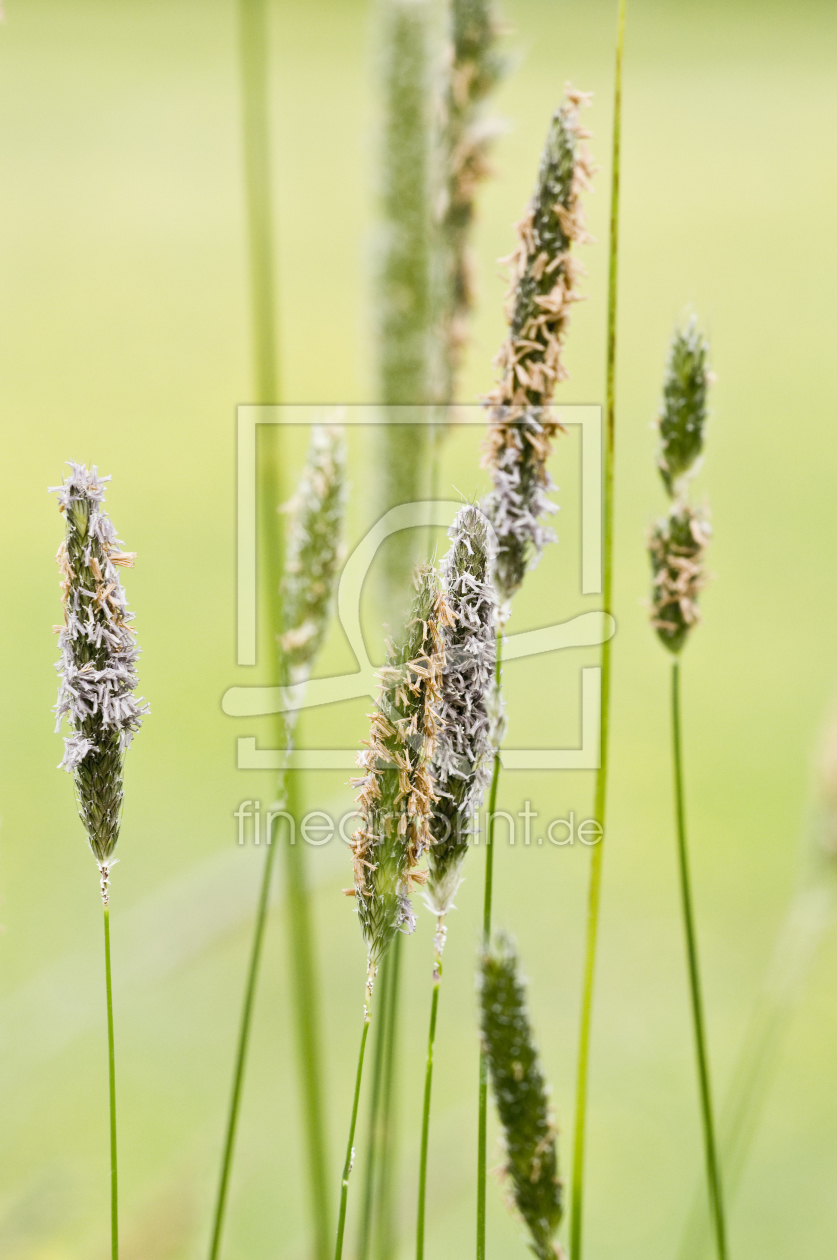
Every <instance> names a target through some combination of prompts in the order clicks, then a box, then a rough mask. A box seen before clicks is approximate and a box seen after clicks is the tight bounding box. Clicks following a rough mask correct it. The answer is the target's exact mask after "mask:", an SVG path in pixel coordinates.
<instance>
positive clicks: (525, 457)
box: [476, 85, 593, 1260]
mask: <svg viewBox="0 0 837 1260" xmlns="http://www.w3.org/2000/svg"><path fill="white" fill-rule="evenodd" d="M588 103H589V98H588V97H587V96H586V95H585V94H584V93H582V92H577V91H575V90H574V89H573V88H571V87H570V86H569V85H568V86H567V90H566V94H565V98H564V101H563V103H562V104H561V106H560V107H559V109H557V110H556V112H555V114H554V115H553V117H552V120H551V123H550V127H549V131H548V133H547V138H546V144H545V146H544V150H543V154H542V156H541V163H540V168H539V171H538V179H537V183H536V185H535V191H534V194H533V196H532V199H531V201H530V203H529V205H528V207H527V209H526V212H525V214H524V216H523V218H522V219H521V221H520V222H519V223H518V224H517V235H518V245H517V248H516V249H515V251H514V253H513V254H512V255H510V257H509V259H507V260H506V261H508V262H509V263H510V264H511V267H512V275H511V284H510V287H509V291H508V295H507V299H506V316H507V320H508V326H509V331H508V335H507V337H506V340H505V342H504V343H503V345H502V347H501V348H500V352H499V354H498V356H497V359H496V361H495V362H496V365H497V367H498V369H499V373H500V380H499V382H498V384H497V385H496V386H495V387H494V389H493V390H492V391H491V393H490V394H489V395H488V399H487V401H488V403H489V406H490V412H489V423H488V438H487V442H486V454H485V463H486V465H487V467H488V468H489V469H490V470H491V477H492V482H493V488H492V490H491V492H490V493H489V494H488V496H487V497H486V499H485V501H484V504H483V509H484V511H485V513H486V515H487V516H488V518H489V520H490V521H491V523H492V525H493V527H494V530H495V533H496V559H495V564H494V585H495V588H496V591H497V596H498V602H499V605H500V607H499V609H498V615H497V627H498V650H497V686H496V691H495V697H494V710H495V715H494V716H495V729H496V735H495V761H494V771H493V782H492V788H491V795H492V798H493V799H494V800H496V794H497V781H498V777H499V773H500V755H499V748H500V744H501V742H502V726H503V718H502V710H503V706H502V697H501V693H500V660H501V646H500V639H501V638H502V631H503V627H504V625H505V622H506V619H507V618H508V615H509V611H510V603H511V599H512V597H513V596H514V595H515V594H516V593H517V591H518V590H519V589H520V587H521V585H522V584H523V580H524V578H525V576H526V573H527V571H528V570H529V569H530V568H532V567H533V566H534V565H535V564H537V562H538V560H539V558H540V555H541V552H542V550H543V548H544V546H545V545H546V543H548V542H550V541H552V540H553V538H554V535H553V533H552V531H551V530H549V529H548V528H547V527H546V526H545V524H544V518H545V517H547V516H549V515H550V514H551V513H553V512H554V511H555V510H556V509H555V504H554V503H553V502H552V500H551V499H550V498H549V491H550V489H552V481H551V479H550V476H549V473H548V471H547V461H548V459H549V456H550V454H551V452H552V446H553V443H554V441H555V439H556V438H557V436H558V435H559V434H560V433H561V432H563V430H562V427H561V425H560V424H559V423H558V421H557V420H556V419H555V418H554V416H553V415H552V413H551V408H550V404H551V401H552V397H553V394H554V392H555V387H556V385H557V384H558V383H559V382H561V381H563V380H566V378H567V376H568V372H567V369H566V367H565V365H564V362H563V348H564V342H565V339H566V335H567V329H568V325H569V317H570V312H571V310H572V306H573V303H575V302H577V301H578V300H579V294H578V280H579V277H580V275H581V267H580V264H579V263H578V261H577V259H576V258H575V256H574V255H573V253H572V246H573V245H574V244H582V243H585V242H587V241H589V239H590V238H589V237H588V235H587V233H586V231H585V227H584V215H583V207H582V202H581V194H582V192H583V191H584V190H585V189H587V188H589V181H590V177H591V175H592V172H593V167H592V161H591V159H590V155H589V153H588V152H587V149H586V147H585V145H584V140H585V139H586V138H587V136H588V135H589V133H588V132H587V131H586V130H585V129H584V128H583V127H582V125H581V120H580V116H579V113H580V109H581V107H582V106H584V105H586V104H588ZM492 815H493V810H492ZM493 840H494V836H493V828H492V827H491V824H489V834H488V843H487V846H486V863H485V921H484V936H485V939H486V940H488V939H489V937H490V931H491V901H492V884H493V847H494V846H493ZM479 1081H480V1085H479V1114H478V1139H477V1143H478V1150H477V1246H476V1251H477V1257H478V1260H483V1257H484V1256H485V1177H486V1130H487V1116H486V1113H487V1105H488V1102H487V1099H488V1093H487V1078H486V1067H485V1061H484V1056H482V1055H481V1059H480V1074H479Z"/></svg>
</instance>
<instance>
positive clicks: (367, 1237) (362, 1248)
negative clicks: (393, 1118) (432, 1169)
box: [355, 952, 393, 1260]
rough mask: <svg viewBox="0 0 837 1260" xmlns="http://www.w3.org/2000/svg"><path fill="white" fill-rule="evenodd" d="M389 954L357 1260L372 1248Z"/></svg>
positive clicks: (381, 987)
mask: <svg viewBox="0 0 837 1260" xmlns="http://www.w3.org/2000/svg"><path fill="white" fill-rule="evenodd" d="M392 957H393V955H392V952H390V953H388V954H386V955H385V956H384V959H383V962H382V963H381V969H380V972H379V974H378V995H379V996H378V1001H379V1002H380V1004H381V1014H380V1015H379V1017H378V1019H377V1021H376V1026H375V1027H376V1035H375V1038H374V1042H373V1059H372V1081H371V1086H370V1090H369V1122H368V1132H367V1138H366V1159H365V1161H364V1176H363V1189H362V1192H361V1198H362V1203H361V1209H360V1224H359V1226H358V1236H357V1247H356V1251H355V1254H356V1256H357V1257H358V1260H366V1257H368V1256H369V1254H370V1248H371V1246H372V1226H373V1220H372V1215H373V1211H374V1207H375V1204H376V1202H377V1201H378V1198H377V1194H376V1191H377V1185H376V1182H375V1171H376V1167H377V1161H376V1155H377V1151H378V1146H379V1144H380V1135H379V1132H378V1125H379V1120H380V1109H381V1092H382V1090H383V1076H384V1058H385V1054H386V1043H387V1036H386V1030H385V1029H384V1030H383V1031H380V1032H379V1030H380V1029H381V1025H382V1024H384V1023H385V1022H386V1019H387V1012H388V1010H389V1004H388V1000H387V994H388V991H389V986H390V976H391V966H392Z"/></svg>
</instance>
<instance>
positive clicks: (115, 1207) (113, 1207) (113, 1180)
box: [105, 902, 119, 1260]
mask: <svg viewBox="0 0 837 1260" xmlns="http://www.w3.org/2000/svg"><path fill="white" fill-rule="evenodd" d="M105 991H106V993H107V1006H108V1100H109V1104H110V1254H111V1258H112V1260H119V1183H118V1176H117V1171H116V1055H115V1052H114V1044H113V990H112V986H111V979H110V910H109V909H108V904H107V902H105Z"/></svg>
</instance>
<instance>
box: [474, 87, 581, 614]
mask: <svg viewBox="0 0 837 1260" xmlns="http://www.w3.org/2000/svg"><path fill="white" fill-rule="evenodd" d="M587 103H588V96H587V94H585V93H582V92H576V91H574V90H573V89H572V88H568V89H567V92H566V97H565V100H564V103H563V104H562V106H561V107H560V109H558V110H557V111H556V113H555V114H554V116H553V118H552V122H551V124H550V128H549V133H548V135H547V140H546V145H545V147H544V151H543V155H542V157H541V165H540V170H539V172H538V182H537V186H536V188H535V192H534V195H533V197H532V200H531V202H530V204H529V207H528V209H527V211H526V214H525V215H524V217H523V219H522V220H521V221H520V223H518V225H517V233H518V237H519V244H518V247H517V249H516V250H515V252H514V253H513V254H512V255H511V256H510V258H509V259H508V260H507V261H509V262H510V263H511V265H512V275H511V285H510V288H509V292H508V297H507V300H506V318H507V320H508V324H509V334H508V337H507V338H506V341H505V342H504V344H503V346H502V347H501V349H500V352H499V354H498V356H497V360H496V363H497V366H498V368H499V369H500V373H501V377H500V381H499V383H498V385H497V386H496V387H495V388H494V389H493V390H492V391H491V393H490V394H489V395H488V399H487V401H488V403H489V404H490V408H491V411H490V417H489V430H488V440H487V447H486V464H487V466H488V467H489V468H490V470H491V474H492V479H493V482H494V488H493V490H492V492H491V493H490V494H489V496H488V498H487V501H486V510H487V512H488V515H489V517H490V518H491V520H492V521H493V523H494V526H495V529H496V530H497V535H498V543H497V552H498V554H497V566H496V575H495V581H496V585H497V589H498V592H499V594H500V596H501V598H502V599H503V600H508V599H510V598H511V597H512V595H514V594H515V592H516V591H517V590H518V589H519V588H520V585H521V583H522V581H523V577H524V575H525V573H526V570H527V569H528V568H529V567H530V566H531V564H532V563H533V562H536V561H537V559H538V557H539V556H540V553H541V551H542V549H543V546H544V544H545V543H546V542H548V541H550V540H551V538H552V532H551V531H550V530H549V529H547V528H546V527H545V526H544V525H543V524H542V518H543V517H544V516H547V515H549V514H550V513H552V512H554V511H555V506H554V504H553V503H552V502H551V501H550V499H549V496H548V491H549V490H550V488H551V481H550V478H549V474H548V473H547V471H546V463H547V459H548V458H549V454H550V450H551V447H552V443H553V441H554V439H555V437H556V436H557V434H558V433H560V432H561V425H560V424H559V423H558V421H557V420H555V419H554V418H553V417H552V416H551V415H550V413H549V403H550V402H551V400H552V396H553V393H554V391H555V387H556V385H557V384H558V383H559V382H560V381H563V380H565V379H566V378H567V370H566V368H565V366H564V363H563V360H562V349H563V344H564V339H565V337H566V332H567V327H568V323H569V316H570V311H571V309H572V305H573V303H574V302H577V301H579V294H578V280H579V277H580V275H581V274H582V272H581V267H580V264H579V263H578V261H577V260H576V259H575V258H574V257H573V255H572V254H571V252H570V250H571V246H572V245H573V244H581V243H584V242H586V241H589V239H590V238H589V237H588V235H587V233H586V231H585V228H584V217H583V213H582V206H581V193H582V191H583V190H584V189H586V188H587V187H589V182H590V177H591V175H592V173H593V165H592V161H591V159H590V155H589V154H588V152H587V149H586V147H585V145H584V139H585V138H586V137H587V136H588V135H589V133H588V132H587V131H585V130H584V128H583V127H582V126H581V122H580V119H579V109H580V107H581V106H582V105H585V104H587Z"/></svg>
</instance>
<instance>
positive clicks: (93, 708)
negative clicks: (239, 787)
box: [52, 462, 149, 1260]
mask: <svg viewBox="0 0 837 1260" xmlns="http://www.w3.org/2000/svg"><path fill="white" fill-rule="evenodd" d="M70 468H71V470H72V471H71V473H70V476H69V477H68V478H65V480H64V481H63V482H62V484H61V485H60V486H54V487H53V488H52V492H53V493H57V495H58V506H59V510H60V511H61V512H62V513H63V514H64V517H65V521H66V533H65V537H64V541H63V542H62V543H61V545H60V547H59V548H58V555H57V557H56V558H57V561H58V568H59V572H60V574H61V596H62V605H63V610H64V624H63V625H61V626H56V627H55V629H56V631H57V632H58V642H59V647H60V650H61V656H60V659H59V660H58V662H57V663H56V669H57V670H58V673H59V676H60V684H59V688H58V699H57V701H56V704H55V715H56V723H55V731H56V734H57V733H58V732H60V730H61V727H62V723H63V720H64V718H65V717H66V719H67V723H68V727H69V733H68V734H67V735H65V737H64V756H63V758H62V760H61V763H60V765H59V767H58V768H59V769H60V770H66V771H67V773H68V774H71V775H72V776H73V783H74V787H75V793H76V803H77V806H78V813H79V818H80V819H81V821H82V824H83V826H84V830H85V832H86V834H87V842H88V844H89V845H90V849H91V852H92V853H93V857H94V858H95V860H96V865H97V868H98V871H99V888H100V892H101V896H102V907H103V910H104V946H105V999H106V1007H107V1038H108V1111H109V1141H110V1147H109V1155H110V1233H111V1256H112V1260H118V1256H119V1178H118V1169H117V1146H116V1051H115V1046H114V1034H113V985H112V981H111V956H110V904H109V903H110V893H109V889H110V875H111V871H112V870H113V867H114V866H115V864H116V862H117V860H118V859H117V858H115V857H114V853H115V851H116V845H117V842H118V840H119V829H120V825H121V816H122V798H123V767H124V760H125V753H126V751H127V749H128V748H129V746H130V744H131V741H132V739H133V737H134V735H135V734H136V732H137V731H138V730H139V728H140V725H141V723H142V719H143V717H144V716H145V714H146V713H147V712H148V707H149V706H148V705H147V704H145V703H144V702H142V701H139V700H137V699H136V697H135V695H134V692H135V690H136V687H137V683H138V679H137V674H136V663H137V658H138V657H139V648H138V647H137V644H136V642H135V639H134V634H135V631H134V630H133V628H132V626H131V624H130V623H131V622H132V621H133V613H131V612H129V611H128V607H127V603H126V598H125V591H124V589H123V587H122V583H121V581H120V578H119V570H120V569H123V568H131V567H132V566H133V563H134V560H135V559H136V556H135V554H134V553H133V552H127V551H124V550H123V549H122V545H121V543H120V540H119V539H118V538H117V537H116V531H115V530H114V528H113V524H112V522H111V520H110V517H109V516H108V514H107V513H106V512H105V511H104V509H103V507H102V504H103V502H104V498H105V483H106V482H107V481H109V480H110V478H109V477H99V475H98V470H97V469H96V468H95V467H93V468H92V469H90V470H88V469H87V467H86V466H85V465H84V464H76V463H72V462H71V463H70Z"/></svg>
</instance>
